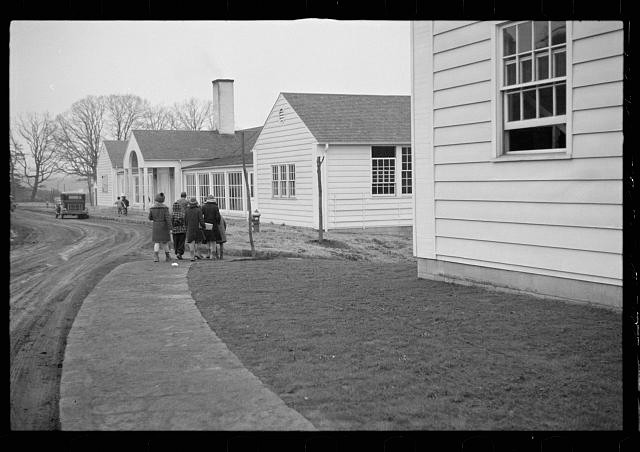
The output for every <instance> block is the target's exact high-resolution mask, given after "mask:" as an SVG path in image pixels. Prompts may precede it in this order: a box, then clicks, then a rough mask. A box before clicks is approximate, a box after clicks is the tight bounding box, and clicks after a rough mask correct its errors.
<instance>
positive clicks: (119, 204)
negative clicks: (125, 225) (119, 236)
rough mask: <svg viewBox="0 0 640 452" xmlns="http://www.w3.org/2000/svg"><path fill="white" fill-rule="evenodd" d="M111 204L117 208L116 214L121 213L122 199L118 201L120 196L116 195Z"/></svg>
mask: <svg viewBox="0 0 640 452" xmlns="http://www.w3.org/2000/svg"><path fill="white" fill-rule="evenodd" d="M113 204H114V205H115V206H116V208H117V209H118V216H120V215H122V201H120V196H118V199H117V200H116V202H114V203H113Z"/></svg>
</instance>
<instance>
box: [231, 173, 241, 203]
mask: <svg viewBox="0 0 640 452" xmlns="http://www.w3.org/2000/svg"><path fill="white" fill-rule="evenodd" d="M229 210H242V173H241V172H239V171H238V172H235V171H234V172H233V173H229Z"/></svg>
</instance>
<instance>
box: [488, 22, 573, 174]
mask: <svg viewBox="0 0 640 452" xmlns="http://www.w3.org/2000/svg"><path fill="white" fill-rule="evenodd" d="M526 22H532V23H533V22H535V21H534V20H517V21H496V22H495V23H494V26H493V27H491V44H492V46H491V59H492V63H493V64H492V65H491V72H492V74H491V76H492V80H493V88H492V91H493V93H492V98H491V110H492V112H491V116H492V118H493V124H492V147H493V156H492V159H491V160H492V161H494V162H504V161H514V160H554V159H570V158H571V156H572V151H573V149H572V147H573V146H572V144H573V143H572V142H573V124H572V122H573V121H572V119H573V114H572V113H573V96H572V87H573V73H572V68H573V51H572V48H573V27H572V25H573V24H572V21H571V20H566V21H565V27H566V28H565V34H566V35H565V44H564V51H565V58H566V60H565V76H564V77H552V75H553V72H552V71H553V68H552V64H553V63H552V60H553V55H554V49H557V48H558V47H557V46H556V47H554V46H553V45H552V44H551V42H550V45H549V46H548V47H546V49H547V51H548V52H549V55H550V56H549V65H548V71H549V76H550V77H549V78H547V79H544V80H535V78H536V75H537V74H536V67H535V65H533V66H532V78H533V80H532V81H531V82H527V83H519V84H514V85H509V86H508V87H503V80H504V77H505V69H504V65H503V60H504V57H503V46H504V41H503V36H502V30H503V29H504V28H506V27H510V26H513V25H518V24H520V23H526ZM533 28H534V27H532V29H533ZM533 33H534V36H535V32H533ZM516 34H517V33H516ZM549 39H551V36H549ZM534 44H535V43H534V42H533V41H532V51H531V53H532V54H533V60H535V59H536V58H537V53H539V52H540V50H538V51H536V49H535V45H534ZM515 55H518V52H517V49H516V53H515V54H514V57H515ZM515 66H516V74H517V71H519V67H518V66H519V64H518V63H517V62H516V65H515ZM558 82H564V84H565V103H566V107H565V114H564V115H558V116H549V117H543V118H535V119H527V120H520V121H517V124H508V122H506V121H505V115H506V114H507V94H506V93H507V92H509V91H511V90H513V89H518V88H528V87H530V88H539V87H544V86H556V84H558ZM553 96H554V97H555V89H554V90H553ZM520 104H522V102H520ZM554 105H555V104H554ZM522 108H523V106H522V105H520V109H521V111H522ZM537 108H538V106H537V105H536V109H537ZM561 119H564V121H562V120H561ZM556 124H564V125H565V147H564V148H551V149H530V150H522V151H512V152H505V151H504V150H503V146H504V132H505V131H507V130H515V129H523V128H527V127H542V126H548V125H556Z"/></svg>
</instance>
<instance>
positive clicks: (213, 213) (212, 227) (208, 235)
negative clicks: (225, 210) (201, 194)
mask: <svg viewBox="0 0 640 452" xmlns="http://www.w3.org/2000/svg"><path fill="white" fill-rule="evenodd" d="M202 215H203V216H204V224H205V226H206V227H205V230H204V236H205V239H206V241H207V248H208V249H209V255H208V256H207V259H211V257H212V255H213V254H214V253H215V255H216V258H218V257H219V256H218V253H217V252H216V243H220V229H219V227H220V219H221V217H220V209H218V201H216V199H215V198H214V197H213V195H209V196H207V201H206V202H205V203H204V206H202ZM221 251H222V250H221Z"/></svg>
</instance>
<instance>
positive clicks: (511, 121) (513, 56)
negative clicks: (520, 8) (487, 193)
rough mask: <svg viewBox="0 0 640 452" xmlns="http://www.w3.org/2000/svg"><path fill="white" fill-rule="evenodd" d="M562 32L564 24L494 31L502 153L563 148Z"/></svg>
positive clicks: (534, 24) (564, 83) (564, 63)
mask: <svg viewBox="0 0 640 452" xmlns="http://www.w3.org/2000/svg"><path fill="white" fill-rule="evenodd" d="M566 30H567V26H566V22H564V21H526V22H517V23H510V24H508V25H505V26H503V27H502V28H501V29H500V42H501V47H500V49H501V53H500V58H501V63H500V64H501V71H500V72H501V84H500V92H501V97H502V99H501V102H502V106H503V110H502V118H503V121H502V124H503V133H504V134H503V145H502V148H503V152H504V153H508V152H519V151H530V150H542V149H548V150H551V149H564V148H566V126H567V120H566V110H567V101H566V93H567V31H566Z"/></svg>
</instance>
